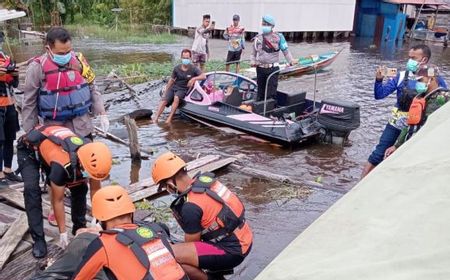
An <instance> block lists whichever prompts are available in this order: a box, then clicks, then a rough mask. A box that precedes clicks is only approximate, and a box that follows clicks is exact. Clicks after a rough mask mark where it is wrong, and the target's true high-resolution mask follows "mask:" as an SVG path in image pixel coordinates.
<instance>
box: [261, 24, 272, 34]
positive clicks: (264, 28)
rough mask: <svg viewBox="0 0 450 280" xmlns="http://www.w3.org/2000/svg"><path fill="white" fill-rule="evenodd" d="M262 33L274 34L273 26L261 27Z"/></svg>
mask: <svg viewBox="0 0 450 280" xmlns="http://www.w3.org/2000/svg"><path fill="white" fill-rule="evenodd" d="M261 31H262V33H263V34H267V33H270V32H272V26H267V25H263V26H261Z"/></svg>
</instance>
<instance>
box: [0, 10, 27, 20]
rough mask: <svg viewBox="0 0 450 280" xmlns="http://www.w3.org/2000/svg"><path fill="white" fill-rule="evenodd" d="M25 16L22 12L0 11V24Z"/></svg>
mask: <svg viewBox="0 0 450 280" xmlns="http://www.w3.org/2000/svg"><path fill="white" fill-rule="evenodd" d="M24 16H26V14H25V12H23V11H16V10H6V9H0V22H2V21H7V20H11V19H16V18H21V17H24Z"/></svg>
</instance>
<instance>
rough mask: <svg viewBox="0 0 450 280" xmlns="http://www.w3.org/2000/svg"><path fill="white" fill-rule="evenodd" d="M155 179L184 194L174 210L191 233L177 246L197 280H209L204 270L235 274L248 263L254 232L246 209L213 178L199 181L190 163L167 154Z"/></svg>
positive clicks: (201, 176) (162, 186)
mask: <svg viewBox="0 0 450 280" xmlns="http://www.w3.org/2000/svg"><path fill="white" fill-rule="evenodd" d="M152 177H153V181H154V182H155V183H156V184H159V187H160V189H166V190H167V191H168V192H169V193H172V194H177V195H178V197H177V198H176V199H175V200H174V201H173V203H172V204H171V209H172V211H173V213H174V216H175V218H176V219H177V221H178V223H179V224H180V226H181V228H182V229H183V230H184V232H185V237H184V241H185V242H184V243H177V244H174V245H173V246H172V248H173V250H174V252H175V257H176V259H177V261H178V262H179V263H180V264H182V266H183V268H184V270H185V271H186V273H187V274H188V275H189V277H190V278H191V279H208V274H207V273H205V272H204V271H202V270H206V271H211V272H213V271H223V270H230V269H233V268H234V267H236V266H237V265H239V264H240V263H241V262H242V261H243V260H244V259H245V257H246V256H247V255H248V254H249V252H250V250H251V246H252V242H253V234H252V231H251V229H250V226H249V224H248V222H246V220H245V213H244V212H245V211H244V205H243V204H242V202H241V201H240V199H239V198H238V197H237V196H236V195H235V194H234V193H233V192H231V191H230V190H229V189H228V188H227V187H226V186H225V185H223V184H222V183H220V182H219V181H218V180H216V179H214V175H213V174H211V173H205V174H199V175H197V176H196V177H195V178H194V179H193V178H191V177H190V176H189V175H188V174H187V172H186V163H185V162H184V161H183V160H182V159H181V158H180V157H178V156H177V155H175V154H173V153H172V152H167V153H164V154H162V155H161V156H159V157H158V158H157V159H156V161H155V163H154V164H153V170H152Z"/></svg>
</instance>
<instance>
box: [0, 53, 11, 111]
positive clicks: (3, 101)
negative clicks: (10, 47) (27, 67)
mask: <svg viewBox="0 0 450 280" xmlns="http://www.w3.org/2000/svg"><path fill="white" fill-rule="evenodd" d="M10 63H11V58H10V57H9V56H7V55H6V54H4V53H3V52H2V51H0V68H6V67H8V65H9V64H10ZM13 81H14V76H13V75H12V73H8V72H0V107H4V106H9V105H12V104H14V102H13V99H12V98H11V95H12V91H13V89H12V87H11V84H12V83H13Z"/></svg>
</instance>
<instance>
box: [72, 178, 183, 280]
mask: <svg viewBox="0 0 450 280" xmlns="http://www.w3.org/2000/svg"><path fill="white" fill-rule="evenodd" d="M134 211H135V207H134V204H133V201H132V200H131V198H130V196H129V195H128V194H127V192H126V190H125V189H124V188H122V187H120V186H117V185H116V186H108V187H104V188H102V189H100V190H99V191H98V192H97V193H96V194H95V195H94V197H93V199H92V215H93V216H94V217H95V218H96V219H97V220H99V221H101V224H102V228H103V231H100V235H99V236H98V237H97V238H96V239H94V240H93V241H92V242H91V244H90V245H89V246H88V247H87V249H86V252H85V254H84V256H83V261H82V262H81V264H80V265H79V267H78V269H77V270H76V272H75V273H74V275H73V279H76V280H86V279H93V278H94V277H95V276H96V275H97V273H98V272H99V271H100V270H101V269H104V270H105V272H106V275H108V276H109V277H108V279H117V280H122V279H123V280H125V279H126V280H141V279H154V280H180V279H189V278H187V276H186V274H185V272H184V271H183V269H182V267H181V266H180V265H179V264H178V263H177V262H176V260H175V257H174V256H173V251H172V248H171V246H170V243H169V241H168V236H167V233H166V230H165V229H163V228H162V227H161V226H160V225H158V224H156V223H151V224H146V225H137V224H134V223H133V213H134Z"/></svg>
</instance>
